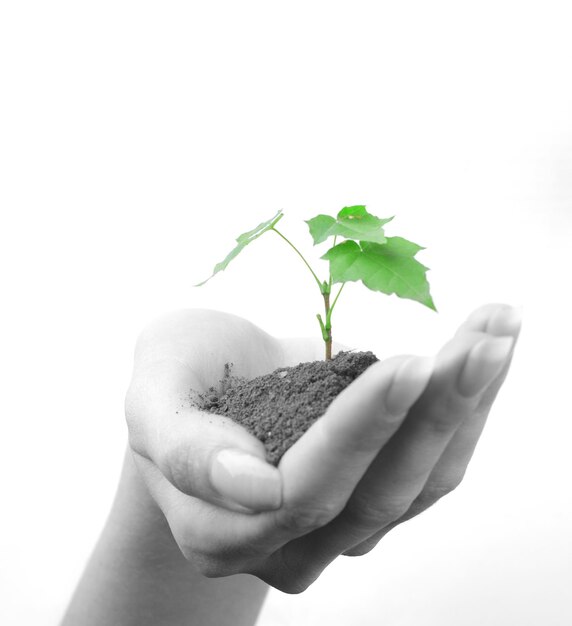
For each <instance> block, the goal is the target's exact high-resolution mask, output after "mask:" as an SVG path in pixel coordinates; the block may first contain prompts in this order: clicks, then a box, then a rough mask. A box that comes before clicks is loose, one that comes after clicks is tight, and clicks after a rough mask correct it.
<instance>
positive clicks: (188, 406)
mask: <svg viewBox="0 0 572 626" xmlns="http://www.w3.org/2000/svg"><path fill="white" fill-rule="evenodd" d="M161 369H162V370H163V371H161V372H157V371H155V373H154V375H153V376H152V377H148V376H144V377H140V376H138V377H137V378H136V379H134V380H133V381H132V383H131V385H130V388H129V391H128V392H127V397H126V402H125V411H126V418H127V424H128V429H129V443H130V446H131V448H132V449H133V450H134V451H135V452H136V453H138V454H140V455H141V456H143V457H145V458H147V459H149V460H150V461H152V462H153V463H154V464H155V465H156V466H157V467H158V469H159V470H160V471H161V473H162V474H163V475H164V476H165V478H167V480H168V481H169V482H170V483H171V484H172V485H174V486H175V487H176V488H177V489H178V490H179V491H181V492H183V493H185V494H187V495H190V496H194V497H196V498H200V499H201V500H206V501H208V502H212V503H214V504H218V505H220V506H224V507H225V508H229V509H236V505H239V507H246V508H247V509H250V510H254V511H265V510H274V509H278V508H280V506H281V504H282V479H281V475H280V471H279V470H278V469H277V468H276V467H274V466H273V465H271V464H270V463H267V462H266V460H265V457H266V452H265V449H264V446H263V444H262V443H261V442H260V441H259V440H258V439H256V437H254V436H253V435H251V434H250V433H248V432H247V431H246V430H245V429H244V428H243V427H242V426H240V425H238V424H237V423H235V422H233V421H232V420H230V419H228V418H225V417H222V416H219V415H214V414H211V413H206V412H204V411H201V410H200V409H198V408H197V407H196V406H194V403H193V402H192V401H191V400H190V399H189V389H191V388H195V389H196V388H200V387H199V386H196V385H193V384H192V381H191V382H189V376H188V372H187V373H186V375H185V376H177V375H176V372H174V371H172V370H171V371H169V372H165V371H164V369H163V368H161ZM169 369H171V368H169ZM183 381H184V386H183Z"/></svg>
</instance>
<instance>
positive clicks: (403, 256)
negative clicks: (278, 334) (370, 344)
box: [195, 205, 437, 360]
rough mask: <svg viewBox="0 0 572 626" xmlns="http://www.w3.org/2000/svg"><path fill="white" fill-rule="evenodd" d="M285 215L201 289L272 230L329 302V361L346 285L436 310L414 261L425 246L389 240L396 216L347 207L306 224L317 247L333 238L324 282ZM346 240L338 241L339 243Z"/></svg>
mask: <svg viewBox="0 0 572 626" xmlns="http://www.w3.org/2000/svg"><path fill="white" fill-rule="evenodd" d="M283 217H284V214H283V213H282V211H281V210H280V211H278V213H276V215H275V216H274V217H273V218H271V219H269V220H268V221H266V222H262V224H259V225H258V226H257V227H256V228H254V229H253V230H250V231H248V232H246V233H243V234H242V235H240V236H239V237H238V238H237V240H236V242H237V245H236V246H235V247H234V248H233V249H232V250H231V252H230V253H229V254H228V255H227V256H226V258H225V259H224V260H223V261H221V262H220V263H217V265H215V267H214V270H213V273H212V275H211V276H209V278H207V279H206V280H204V281H203V282H202V283H199V284H198V285H195V286H196V287H199V286H201V285H204V284H205V283H206V282H207V281H209V280H210V279H211V278H212V277H213V276H214V275H215V274H218V272H221V271H222V270H224V269H226V267H227V265H228V264H229V263H230V262H231V261H232V260H233V259H234V258H235V257H236V256H238V254H240V252H242V250H244V248H245V247H246V246H247V245H248V244H250V243H252V242H253V241H254V240H255V239H258V237H260V236H261V235H264V233H267V232H274V233H276V234H277V235H278V236H279V237H281V238H282V239H283V240H284V241H285V242H286V243H287V244H288V245H289V246H290V247H291V248H293V250H294V251H295V252H296V254H298V256H299V257H300V258H301V259H302V261H303V262H304V264H305V265H306V267H307V268H308V270H309V271H310V272H311V274H312V276H313V278H314V280H315V281H316V284H317V286H318V288H319V290H320V294H321V296H322V298H323V300H324V317H322V315H321V314H319V313H318V314H317V315H316V317H317V318H318V323H319V324H320V330H321V332H322V338H323V340H324V343H325V349H326V360H329V359H331V358H332V313H333V311H334V308H335V306H336V304H337V302H338V298H339V297H340V294H341V293H342V290H343V288H344V285H345V284H346V283H347V282H355V281H361V282H362V283H363V284H364V285H365V286H366V287H368V288H369V289H371V290H373V291H380V292H382V293H385V294H388V295H390V294H395V295H397V296H398V297H400V298H406V299H408V300H415V301H417V302H420V303H421V304H424V305H425V306H427V307H429V308H430V309H432V310H433V311H436V310H437V309H436V308H435V305H434V303H433V299H432V297H431V294H430V292H429V283H428V282H427V278H426V276H425V274H426V272H427V270H428V269H429V268H427V267H425V266H424V265H422V264H421V263H419V261H417V260H416V259H415V258H414V257H415V255H416V254H417V252H419V251H420V250H424V248H422V247H421V246H418V245H417V244H415V243H413V242H411V241H408V240H407V239H403V238H402V237H386V236H385V232H384V228H383V227H384V226H385V224H387V223H388V222H390V221H391V220H392V219H393V217H390V218H387V219H381V218H379V217H375V215H371V214H370V213H368V212H367V211H366V208H365V206H362V205H358V206H350V207H345V208H344V209H342V210H341V211H340V212H339V213H338V214H337V216H336V217H331V216H329V215H317V216H316V217H313V218H312V219H309V220H307V221H306V224H308V227H309V229H310V235H311V236H312V239H313V240H314V245H317V244H319V243H323V242H324V241H327V240H328V239H330V238H331V237H333V244H332V246H331V248H330V249H329V250H328V251H327V252H326V253H325V254H324V255H323V256H322V257H320V258H322V259H324V260H326V261H329V266H330V267H329V269H330V271H329V276H328V278H327V279H326V280H320V279H319V278H318V276H317V274H316V272H315V271H314V270H313V269H312V267H311V266H310V264H309V263H308V261H307V260H306V259H305V257H304V256H303V255H302V253H301V252H300V251H299V250H298V248H296V246H294V244H293V243H292V242H291V241H290V240H289V239H287V238H286V237H285V236H284V235H283V234H282V233H281V232H280V231H279V230H278V229H277V228H276V224H278V222H279V221H280V220H281V219H282V218H283ZM339 238H343V239H344V241H342V242H340V243H338V239H339ZM334 284H340V288H339V290H338V291H337V293H336V295H335V297H334V299H333V301H332V302H330V296H331V293H332V286H333V285H334Z"/></svg>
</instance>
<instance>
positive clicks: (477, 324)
mask: <svg viewBox="0 0 572 626" xmlns="http://www.w3.org/2000/svg"><path fill="white" fill-rule="evenodd" d="M521 325H522V310H521V309H519V308H515V307H510V306H508V305H487V306H486V307H482V308H481V309H479V310H477V311H476V312H475V313H474V314H472V315H471V316H470V317H469V318H468V319H467V321H466V322H465V323H464V324H463V325H462V327H461V328H462V329H463V330H462V331H461V332H464V333H467V332H468V333H471V332H476V331H484V332H486V333H487V334H489V335H491V336H503V335H509V336H512V337H513V338H514V340H515V342H516V340H517V339H518V337H519V335H520V329H521ZM513 354H514V344H513V347H512V349H511V350H510V352H509V354H508V357H507V359H506V362H505V365H504V367H503V368H502V369H501V371H500V373H499V374H498V375H497V376H496V378H495V379H494V380H493V381H492V383H491V384H490V385H489V386H488V387H487V388H486V390H485V391H484V393H483V394H482V396H481V398H480V401H479V404H478V406H477V407H476V409H475V412H474V415H472V416H469V419H466V420H465V421H464V422H463V424H462V425H461V426H460V427H459V429H458V430H457V431H456V433H455V434H454V435H453V438H452V439H451V441H450V442H449V444H448V445H447V447H446V448H445V451H444V452H443V454H442V455H441V458H440V459H439V461H438V462H437V464H436V465H435V467H434V469H433V471H432V472H431V474H430V476H429V478H428V480H427V482H426V484H425V486H424V487H423V490H422V492H421V493H420V494H419V496H418V497H417V498H416V499H415V501H414V502H413V503H412V505H411V507H410V508H409V510H408V511H407V512H406V513H405V514H404V515H403V516H401V517H400V518H399V519H398V520H396V521H395V522H393V523H392V524H390V525H389V526H387V527H386V528H384V529H382V530H381V531H378V532H377V533H375V534H374V535H373V536H371V537H369V538H368V539H367V540H365V541H364V542H362V543H360V544H358V545H356V546H354V547H353V548H352V549H351V550H349V551H347V552H346V553H345V554H347V555H348V556H357V555H362V554H365V553H367V552H369V551H370V550H371V549H373V547H375V545H376V544H377V543H378V542H379V541H380V540H381V539H382V537H384V536H385V535H386V534H387V533H388V532H389V531H390V530H391V529H392V528H395V526H397V525H399V524H401V523H403V522H405V521H407V520H409V519H411V518H413V517H415V516H417V515H419V514H420V513H422V512H423V511H425V510H426V509H428V508H429V507H430V506H432V505H433V504H435V502H437V501H438V500H439V499H440V498H442V497H443V496H445V495H447V494H449V493H451V491H453V490H454V489H455V488H456V487H457V486H458V485H459V484H460V482H461V480H462V479H463V476H464V475H465V472H466V469H467V466H468V464H469V462H470V460H471V458H472V456H473V454H474V452H475V449H476V446H477V443H478V441H479V439H480V436H481V434H482V432H483V429H484V427H485V424H486V421H487V418H488V415H489V413H490V410H491V407H492V404H493V402H494V401H495V399H496V396H497V394H498V392H499V390H500V388H501V386H502V384H503V382H504V379H505V378H506V375H507V372H508V369H509V367H510V364H511V361H512V357H513Z"/></svg>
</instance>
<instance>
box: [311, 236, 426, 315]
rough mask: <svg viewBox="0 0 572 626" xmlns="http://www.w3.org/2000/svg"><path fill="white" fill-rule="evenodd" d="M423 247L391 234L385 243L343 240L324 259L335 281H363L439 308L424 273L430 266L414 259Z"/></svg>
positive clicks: (385, 291) (384, 290)
mask: <svg viewBox="0 0 572 626" xmlns="http://www.w3.org/2000/svg"><path fill="white" fill-rule="evenodd" d="M420 250H423V248H422V247H421V246H418V245H417V244H416V243H413V242H412V241H407V239H402V238H401V237H388V238H387V243H385V244H378V243H371V242H367V241H360V242H359V244H357V243H356V242H355V241H344V242H343V243H340V244H338V245H337V246H334V247H333V248H331V249H330V250H328V252H326V254H324V256H323V257H322V259H326V260H327V261H329V262H330V274H331V276H332V280H333V282H335V283H345V282H348V281H358V280H361V281H362V282H363V284H364V285H365V286H366V287H368V288H369V289H372V290H373V291H381V292H382V293H386V294H393V293H394V294H395V295H397V296H399V297H400V298H406V299H408V300H416V301H417V302H421V304H424V305H425V306H427V307H429V308H430V309H433V310H434V311H436V310H437V309H436V308H435V304H434V303H433V299H432V298H431V294H430V293H429V283H428V282H427V278H426V276H425V273H426V272H427V270H428V269H429V268H427V267H425V266H424V265H422V264H421V263H419V261H417V260H416V259H415V258H414V256H415V255H416V254H417V252H419V251H420Z"/></svg>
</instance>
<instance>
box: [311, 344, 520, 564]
mask: <svg viewBox="0 0 572 626" xmlns="http://www.w3.org/2000/svg"><path fill="white" fill-rule="evenodd" d="M509 348H510V343H507V341H505V340H504V339H491V338H488V337H486V336H485V338H484V339H483V337H482V335H479V334H477V333H476V334H475V335H463V336H459V337H457V338H454V339H453V340H452V341H451V342H450V343H449V344H447V345H446V346H445V347H444V349H443V350H441V352H440V353H439V354H438V356H437V361H436V365H435V371H434V374H433V376H432V377H431V381H430V382H429V385H428V386H427V389H426V390H425V392H424V393H423V395H422V396H421V398H420V399H419V400H418V401H417V402H416V403H415V405H414V407H413V408H412V409H411V411H410V412H409V415H408V416H407V418H406V420H405V421H404V423H403V425H402V426H401V428H400V429H399V430H398V431H397V432H396V433H395V435H394V436H393V437H392V439H391V440H390V442H389V443H388V445H387V446H386V447H385V448H384V449H383V450H382V451H381V452H380V453H379V455H378V456H377V457H376V458H375V460H374V462H373V463H372V464H371V466H370V468H369V469H368V471H367V473H366V474H365V476H364V477H363V479H362V480H361V481H360V483H359V485H358V487H357V488H356V490H355V492H354V493H353V495H352V497H351V498H350V500H349V502H348V504H347V506H346V508H345V509H344V511H343V512H342V513H341V514H340V515H339V516H338V517H337V518H336V519H335V520H334V522H332V524H330V525H329V526H328V527H326V528H325V529H323V531H324V536H323V537H321V541H318V539H319V538H320V537H319V534H318V533H317V534H316V536H315V539H316V542H315V545H316V546H318V547H317V550H318V551H319V554H317V555H316V556H317V558H318V559H321V560H328V559H330V560H331V559H332V558H335V557H336V556H337V555H338V554H340V553H341V552H344V551H345V550H348V549H349V548H350V547H351V546H353V545H356V544H357V543H359V542H361V541H364V540H365V539H367V538H368V537H370V536H371V535H372V534H374V533H375V532H377V531H378V530H380V529H381V528H384V527H385V526H387V525H388V524H391V523H392V522H394V521H395V520H397V519H399V518H400V517H401V516H402V515H403V514H404V513H405V512H406V511H407V510H408V509H409V507H410V506H411V503H412V502H413V501H414V500H415V498H416V497H417V496H418V495H419V493H420V492H421V490H422V489H423V486H424V485H425V483H426V482H427V478H428V476H429V475H430V473H431V471H432V470H433V468H434V466H435V464H436V463H437V461H438V460H439V458H440V456H441V454H442V452H443V450H444V449H445V447H446V445H447V443H448V442H449V441H450V439H451V438H452V436H453V435H454V433H455V431H456V429H457V428H458V427H459V425H460V424H461V423H462V421H463V420H464V419H465V418H466V417H467V416H468V415H470V414H471V413H472V411H473V410H474V407H475V406H476V405H477V404H478V399H479V395H480V394H481V393H482V392H483V389H484V388H485V387H486V385H487V384H488V383H489V382H490V381H491V380H492V379H493V378H494V377H495V376H496V374H498V372H499V370H500V369H501V367H502V365H503V362H504V359H505V358H506V356H507V352H508V349H509ZM306 549H312V548H311V547H310V546H307V547H306Z"/></svg>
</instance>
